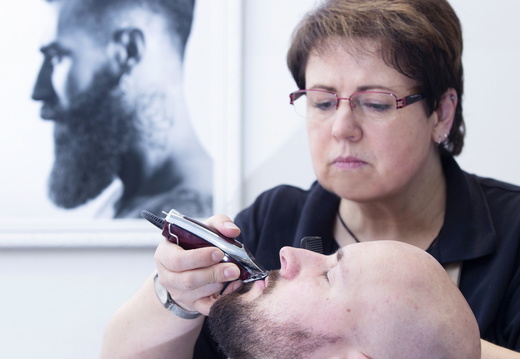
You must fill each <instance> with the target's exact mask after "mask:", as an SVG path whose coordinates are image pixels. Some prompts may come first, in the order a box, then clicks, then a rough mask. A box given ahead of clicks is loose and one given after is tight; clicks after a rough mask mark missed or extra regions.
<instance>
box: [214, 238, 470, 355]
mask: <svg viewBox="0 0 520 359" xmlns="http://www.w3.org/2000/svg"><path fill="white" fill-rule="evenodd" d="M280 262H281V264H282V267H281V269H280V270H279V271H273V272H272V273H271V274H270V275H269V277H268V278H267V280H266V282H265V283H263V282H255V283H254V284H253V285H247V286H246V288H245V289H244V291H243V292H242V293H234V294H231V295H228V296H224V297H223V298H221V299H219V300H217V302H216V303H215V305H214V306H213V308H212V309H211V313H210V326H211V327H212V331H213V333H214V335H215V338H216V340H217V342H219V343H220V344H221V346H222V347H223V349H224V351H225V352H226V353H227V354H228V355H230V356H231V357H233V358H235V359H239V358H263V359H265V358H277V359H279V358H332V357H333V358H356V359H359V358H364V359H367V358H372V359H394V358H400V359H417V358H421V359H430V358H431V359H434V358H435V359H439V358H443V359H475V358H480V336H479V330H478V326H477V322H476V319H475V317H474V315H473V313H472V311H471V309H470V308H469V306H468V304H467V303H466V301H465V299H464V297H463V296H462V294H461V293H460V291H459V290H458V288H457V287H456V285H455V284H454V283H453V282H452V280H451V279H450V277H449V276H448V274H447V273H446V271H445V270H444V269H443V268H442V266H441V265H440V264H439V263H438V262H437V261H436V260H435V259H434V258H433V257H431V256H430V255H429V254H427V253H426V252H424V251H423V250H421V249H419V248H417V247H414V246H411V245H408V244H404V243H401V242H394V241H374V242H368V243H359V244H352V245H348V246H345V247H343V248H341V249H340V250H339V251H338V252H337V253H336V254H334V255H331V256H324V255H321V254H317V253H313V252H311V251H308V250H303V249H296V248H290V247H285V248H282V250H281V251H280ZM280 328H284V329H283V330H281V329H280Z"/></svg>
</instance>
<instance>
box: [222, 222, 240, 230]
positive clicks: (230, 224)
mask: <svg viewBox="0 0 520 359" xmlns="http://www.w3.org/2000/svg"><path fill="white" fill-rule="evenodd" d="M224 227H226V228H233V229H238V227H237V225H236V224H234V223H233V222H225V223H224Z"/></svg>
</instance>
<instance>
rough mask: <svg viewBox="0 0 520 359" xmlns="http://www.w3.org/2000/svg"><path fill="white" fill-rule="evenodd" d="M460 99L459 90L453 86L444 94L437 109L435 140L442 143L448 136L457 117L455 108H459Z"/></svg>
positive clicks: (433, 138)
mask: <svg viewBox="0 0 520 359" xmlns="http://www.w3.org/2000/svg"><path fill="white" fill-rule="evenodd" d="M458 101H459V99H458V97H457V91H455V89H453V88H449V89H448V90H447V91H446V92H445V93H444V94H443V95H442V97H441V101H440V103H439V106H438V107H437V110H435V113H436V120H435V121H436V123H435V124H434V127H433V131H432V140H433V142H435V143H437V144H440V143H442V142H444V141H445V140H446V138H447V137H448V135H449V133H450V131H451V126H453V121H454V119H455V110H456V109H457V103H458Z"/></svg>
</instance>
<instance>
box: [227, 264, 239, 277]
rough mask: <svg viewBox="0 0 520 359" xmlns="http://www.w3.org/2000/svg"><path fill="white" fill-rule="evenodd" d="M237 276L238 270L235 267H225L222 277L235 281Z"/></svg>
mask: <svg viewBox="0 0 520 359" xmlns="http://www.w3.org/2000/svg"><path fill="white" fill-rule="evenodd" d="M239 274H240V272H239V271H238V268H237V267H235V266H233V267H227V268H226V269H224V275H225V276H226V278H229V279H235V278H237V277H238V275H239Z"/></svg>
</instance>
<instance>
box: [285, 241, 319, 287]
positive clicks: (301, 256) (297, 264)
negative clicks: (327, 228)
mask: <svg viewBox="0 0 520 359" xmlns="http://www.w3.org/2000/svg"><path fill="white" fill-rule="evenodd" d="M325 257H326V256H324V255H323V254H318V253H315V252H312V251H310V250H308V249H301V248H293V247H283V248H282V249H280V263H281V268H280V275H281V276H282V278H284V279H293V278H295V277H297V276H298V275H299V274H301V273H303V272H305V271H312V269H313V268H315V267H319V266H317V265H316V264H318V262H320V261H321V260H322V259H323V258H325Z"/></svg>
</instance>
